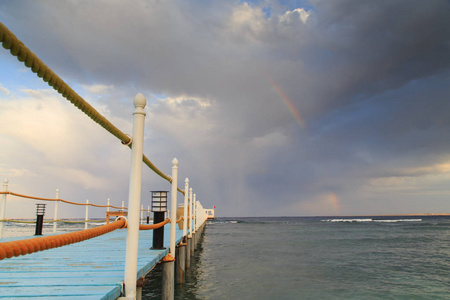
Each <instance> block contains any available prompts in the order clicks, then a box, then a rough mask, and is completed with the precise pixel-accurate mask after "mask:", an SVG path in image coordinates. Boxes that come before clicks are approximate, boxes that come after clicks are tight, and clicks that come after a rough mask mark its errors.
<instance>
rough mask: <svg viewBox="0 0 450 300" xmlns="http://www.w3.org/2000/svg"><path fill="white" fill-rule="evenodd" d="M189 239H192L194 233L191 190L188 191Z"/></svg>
mask: <svg viewBox="0 0 450 300" xmlns="http://www.w3.org/2000/svg"><path fill="white" fill-rule="evenodd" d="M189 200H190V201H189V224H190V226H189V237H190V238H191V237H192V233H194V231H193V230H192V227H193V217H194V205H193V201H192V188H190V189H189Z"/></svg>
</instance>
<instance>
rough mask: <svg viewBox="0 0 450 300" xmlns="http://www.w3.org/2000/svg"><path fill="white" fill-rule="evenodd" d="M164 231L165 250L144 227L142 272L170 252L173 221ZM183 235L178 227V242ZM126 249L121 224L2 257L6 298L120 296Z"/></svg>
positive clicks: (0, 287) (0, 294)
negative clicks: (80, 239)
mask: <svg viewBox="0 0 450 300" xmlns="http://www.w3.org/2000/svg"><path fill="white" fill-rule="evenodd" d="M164 231H165V232H164V234H165V239H164V245H165V246H166V247H167V249H164V250H150V249H149V248H150V247H151V243H152V233H153V231H141V232H140V237H139V256H138V273H137V277H138V278H139V277H141V276H144V275H145V274H146V273H147V272H148V271H149V270H151V269H152V268H153V267H154V266H155V265H156V264H157V263H158V262H159V261H160V260H161V259H162V258H163V257H164V256H165V255H166V254H167V253H168V251H169V250H168V245H169V242H170V226H166V228H165V230H164ZM18 239H23V238H18ZM181 239H182V230H178V229H177V231H176V241H177V243H178V242H180V241H181ZM1 241H4V240H1ZM125 251H126V230H116V231H113V232H111V233H108V234H105V235H102V236H100V237H97V238H94V239H90V240H87V241H83V242H80V243H76V244H72V245H68V246H64V247H60V248H55V249H51V250H46V251H41V252H37V253H33V254H29V255H25V256H21V257H14V258H11V259H5V260H2V261H0V298H2V299H9V298H11V299H29V298H30V297H31V298H33V299H39V298H41V299H48V298H53V299H57V298H62V297H64V299H66V298H67V299H108V300H109V299H116V298H117V297H119V296H120V290H121V282H122V281H123V276H124V272H125V263H124V262H125Z"/></svg>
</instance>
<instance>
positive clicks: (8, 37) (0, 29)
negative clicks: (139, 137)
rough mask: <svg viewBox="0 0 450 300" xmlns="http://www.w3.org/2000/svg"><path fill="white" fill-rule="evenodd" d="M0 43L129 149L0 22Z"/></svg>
mask: <svg viewBox="0 0 450 300" xmlns="http://www.w3.org/2000/svg"><path fill="white" fill-rule="evenodd" d="M0 42H1V43H2V46H3V48H5V49H7V50H10V52H11V54H12V55H13V56H16V57H17V59H18V60H19V61H20V62H23V63H24V65H25V66H26V67H27V68H30V69H31V71H32V72H33V73H36V74H37V76H38V77H39V78H42V80H43V81H44V82H47V83H48V85H49V86H51V87H52V88H53V89H55V90H56V91H57V92H58V93H59V94H61V95H62V96H63V97H64V98H66V99H67V100H68V101H70V102H71V103H72V104H73V105H74V106H75V107H77V108H78V109H80V110H81V111H82V112H83V113H85V114H86V115H87V116H88V117H89V118H91V119H92V120H93V121H94V122H96V123H97V124H99V125H100V126H102V127H103V128H104V129H105V130H106V131H108V132H109V133H111V134H112V135H114V136H115V137H116V138H118V139H119V140H120V141H121V142H122V144H124V145H127V146H128V147H130V148H131V143H132V141H131V138H130V137H129V136H128V135H127V134H125V133H124V132H122V131H121V130H120V129H119V128H117V127H116V126H114V124H112V123H111V122H110V121H109V120H108V119H106V118H105V117H104V116H103V115H102V114H100V113H99V112H98V111H97V110H96V109H95V108H94V107H92V106H91V105H90V104H89V103H88V102H87V101H86V100H84V99H83V98H82V97H81V96H80V95H78V93H76V92H75V91H74V90H73V89H72V88H71V87H70V86H69V85H68V84H67V83H66V82H65V81H64V80H62V79H61V78H60V77H59V76H58V75H56V74H55V73H54V72H53V71H52V70H51V69H50V68H49V67H48V66H47V65H46V64H45V63H44V62H43V61H42V60H41V59H39V58H38V57H37V56H36V54H34V53H33V52H32V51H31V50H30V49H29V48H28V47H27V46H25V44H24V43H22V41H20V40H19V39H18V38H17V37H16V36H15V35H14V34H13V33H12V32H11V31H10V30H9V29H8V28H7V27H6V26H5V25H4V24H3V23H1V22H0ZM142 160H143V162H144V163H145V164H146V165H147V166H148V167H149V168H150V169H151V170H153V172H155V173H156V174H158V175H159V176H160V177H162V178H163V179H165V180H167V181H168V182H170V183H171V182H172V178H171V177H170V176H167V175H166V174H164V173H163V172H162V171H161V170H159V169H158V168H157V167H156V166H155V165H154V164H153V163H152V162H151V161H150V160H149V159H148V158H147V157H146V156H145V155H143V157H142ZM177 190H178V191H179V192H180V193H182V194H183V195H184V193H185V192H184V191H183V190H181V189H180V188H178V187H177Z"/></svg>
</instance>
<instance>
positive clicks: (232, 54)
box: [0, 0, 450, 216]
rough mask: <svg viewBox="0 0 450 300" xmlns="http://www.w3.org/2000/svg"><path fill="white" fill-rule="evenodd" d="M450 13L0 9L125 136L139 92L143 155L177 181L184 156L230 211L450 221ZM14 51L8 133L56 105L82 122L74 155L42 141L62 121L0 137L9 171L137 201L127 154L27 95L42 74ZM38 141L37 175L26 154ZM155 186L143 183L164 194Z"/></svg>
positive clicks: (382, 7) (4, 97)
mask: <svg viewBox="0 0 450 300" xmlns="http://www.w3.org/2000/svg"><path fill="white" fill-rule="evenodd" d="M449 15H450V4H449V2H448V1H444V0H443V1H438V0H432V1H346V0H340V1H320V0H319V1H297V2H289V4H284V2H283V3H281V2H277V1H253V2H243V1H197V2H186V1H143V0H142V1H141V0H136V1H128V2H125V1H64V2H61V1H14V2H12V1H9V2H1V3H0V20H1V22H2V23H4V24H5V25H6V26H8V28H9V29H10V30H12V31H13V32H14V33H15V34H16V35H17V36H18V37H19V38H20V39H21V40H22V41H23V42H24V43H25V44H26V45H27V46H28V47H30V48H31V49H32V50H33V51H34V52H35V53H36V54H37V55H38V56H39V57H40V58H41V59H42V60H43V61H44V62H45V63H46V64H47V65H49V66H50V67H51V68H52V69H53V70H54V71H55V72H56V73H57V74H59V75H60V76H61V77H62V78H63V79H64V80H66V81H67V82H68V83H70V84H71V85H72V86H74V87H75V88H76V89H77V90H79V92H80V93H81V94H83V95H84V96H85V98H86V99H87V100H88V101H89V102H90V103H92V104H93V105H94V106H95V107H96V108H98V109H99V110H100V111H101V112H102V113H103V114H105V115H106V116H107V117H108V118H110V119H111V120H112V121H113V122H114V123H115V124H118V126H119V127H120V128H124V129H123V130H125V131H126V132H129V131H130V130H131V112H132V107H130V106H131V99H132V98H133V96H134V95H135V94H137V93H139V92H141V93H143V94H144V95H145V96H146V97H147V100H148V105H147V121H146V124H147V127H146V140H145V151H144V153H145V154H146V155H147V156H148V157H149V158H150V159H151V160H152V161H153V162H154V163H155V164H156V165H158V166H161V169H163V171H164V172H166V173H168V172H169V171H170V161H171V160H172V158H173V157H177V158H178V160H179V161H180V175H181V176H182V178H184V177H189V178H190V181H191V185H192V187H193V188H194V190H195V192H196V193H197V195H198V197H199V200H200V201H202V203H203V205H204V206H213V205H215V206H217V208H218V214H219V215H221V216H249V215H323V214H377V213H421V212H448V210H449V209H450V205H449V204H448V201H447V199H448V196H449V195H450V188H448V187H447V185H446V184H445V183H446V182H448V180H449V179H450V169H449V168H447V167H446V166H447V164H449V159H450V156H449V154H448V153H449V150H450V143H449V139H448V132H449V127H450V121H449V120H450V107H449V106H450V104H449V103H450V101H449V100H450V87H449V84H448V82H449V79H450V67H449V66H450V18H448V16H449ZM8 55H9V56H10V54H9V53H7V52H6V51H3V53H1V54H0V57H1V61H0V63H1V64H4V66H5V67H6V66H8V68H7V69H6V68H2V72H1V77H0V83H1V85H0V105H1V107H2V112H0V116H1V118H2V120H3V121H2V123H6V121H5V120H6V119H5V118H6V117H7V116H8V121H7V123H8V124H13V123H14V122H16V121H15V118H12V117H10V116H11V115H13V113H19V112H16V111H17V110H18V107H19V106H20V105H21V104H20V103H27V105H38V106H39V105H41V106H42V107H45V105H50V104H49V103H52V105H57V106H58V107H61V108H60V109H61V112H59V115H61V116H67V117H70V118H71V120H73V118H76V119H77V120H79V123H80V124H83V125H75V124H67V127H59V130H60V131H59V132H60V133H61V132H63V133H65V134H64V136H70V137H73V139H69V138H67V142H66V144H65V145H63V146H61V145H58V142H57V141H58V137H57V136H55V135H53V136H45V138H46V139H47V140H48V143H49V144H50V145H52V147H48V148H47V147H43V146H42V145H40V144H39V143H38V142H34V137H36V136H37V137H43V135H44V132H45V131H52V130H55V128H54V126H55V125H54V124H56V123H57V121H55V122H54V123H51V124H53V125H51V124H50V125H48V126H49V128H47V127H46V128H45V130H44V129H40V130H41V131H40V132H37V133H35V134H33V135H32V136H29V135H26V134H23V133H20V132H13V131H10V130H2V131H1V136H2V139H3V140H4V142H5V143H7V144H8V145H9V148H8V150H2V152H3V151H5V152H4V153H3V154H4V155H2V165H1V171H2V172H1V174H2V176H4V177H5V176H6V177H9V178H10V181H16V182H20V184H19V183H18V185H17V188H18V189H27V191H30V192H33V188H32V185H33V182H39V183H40V182H42V184H44V183H43V182H47V181H48V183H45V184H44V185H45V186H48V189H49V190H54V188H56V187H55V185H57V184H58V185H64V187H65V188H66V190H67V191H68V192H69V195H67V196H68V198H71V197H73V198H76V197H88V198H92V199H95V198H99V199H106V198H108V197H111V198H116V199H117V200H115V201H119V199H120V201H122V200H126V195H127V188H128V182H127V172H128V170H127V161H128V160H129V153H128V152H127V150H126V149H122V148H120V147H121V145H120V143H118V144H117V142H116V141H114V139H113V138H112V137H109V136H107V133H106V132H105V133H102V132H101V129H93V128H94V127H96V126H95V124H90V123H89V122H90V121H89V120H88V119H87V118H83V116H76V115H77V114H79V112H78V111H77V110H76V109H73V108H71V107H70V104H68V103H67V104H66V103H64V104H57V103H58V100H57V99H58V95H57V94H56V93H53V92H49V91H45V90H42V89H44V88H46V86H45V84H44V83H42V86H41V87H40V86H39V85H38V83H37V80H36V82H34V81H32V82H33V84H32V86H31V87H27V86H26V82H29V81H30V80H31V79H26V78H31V77H32V74H29V73H30V72H28V73H27V74H24V75H23V76H24V77H23V78H25V79H26V80H27V81H26V82H23V81H20V80H25V79H22V77H20V76H18V75H16V77H14V76H13V77H12V76H11V72H7V71H5V70H14V69H16V70H19V69H23V65H21V64H20V63H19V62H17V61H16V62H14V58H6V57H7V56H8ZM25 76H28V77H25ZM11 78H16V80H15V81H12V80H11ZM24 88H25V89H30V91H28V92H27V93H25V94H24V93H23V89H24ZM31 90H32V91H31ZM2 91H3V92H2ZM4 91H7V92H4ZM19 95H21V96H20V97H19ZM19 98H20V99H19ZM21 101H22V102H21ZM60 101H61V102H64V101H65V100H64V99H62V98H61V99H60ZM72 110H73V111H72ZM44 111H46V110H45V109H44ZM33 115H35V114H34V113H32V112H30V115H29V117H27V118H26V119H24V121H23V122H24V126H26V125H27V124H26V123H27V122H31V124H32V122H36V118H41V117H42V116H40V115H39V112H36V115H37V116H33ZM32 120H35V121H32ZM62 121H64V122H69V123H70V122H74V121H70V120H66V119H64V118H63V120H59V121H58V124H60V122H62ZM85 123H88V124H85ZM40 124H41V125H42V123H40ZM5 126H6V125H5ZM31 126H33V125H31ZM17 128H18V127H17ZM36 128H38V127H36ZM25 132H26V131H25ZM61 134H62V133H61ZM103 134H104V136H103ZM84 139H88V140H90V142H88V141H87V140H84ZM92 140H95V142H92ZM68 145H71V146H70V147H68ZM111 145H114V146H111ZM27 147H29V149H30V153H32V156H31V157H30V158H29V159H27V162H28V164H27V165H24V164H23V162H21V160H20V157H19V155H16V154H15V150H14V149H16V148H20V149H23V148H27ZM122 147H123V146H122ZM68 148H70V149H72V150H74V151H71V152H70V156H65V155H66V154H64V153H67V151H66V150H67V149H68ZM64 149H65V150H64ZM75 149H76V150H77V151H75ZM105 149H108V150H105ZM63 150H64V151H63ZM39 157H45V158H46V160H40V159H39ZM68 157H70V158H68ZM44 164H45V165H44ZM18 165H21V167H20V168H19V167H17V166H18ZM13 169H14V170H18V169H23V170H27V172H29V173H26V174H34V175H33V176H29V177H30V179H29V180H26V182H25V180H24V178H25V177H26V175H23V176H19V175H16V176H11V174H19V173H12V172H11V170H13ZM70 170H72V172H71V171H70ZM24 174H25V173H24ZM61 174H66V175H67V176H61ZM68 174H73V175H70V176H69V175H68ZM144 176H145V179H144V187H143V188H144V189H145V190H152V189H159V188H164V187H167V184H166V183H164V182H161V179H159V178H158V177H157V176H156V175H154V174H152V173H151V172H150V171H144ZM44 178H45V180H44ZM67 178H76V179H77V180H75V181H74V182H73V186H72V187H70V186H71V185H70V183H71V182H70V179H69V180H68V179H67ZM22 181H23V183H22ZM180 182H183V181H180ZM25 183H27V187H26V188H25V185H26V184H25ZM30 185H31V186H30ZM180 187H182V186H181V184H180ZM60 189H61V188H60ZM42 191H43V187H40V188H38V189H34V192H42ZM108 193H114V194H115V195H117V197H112V196H110V195H108ZM116 204H119V203H116Z"/></svg>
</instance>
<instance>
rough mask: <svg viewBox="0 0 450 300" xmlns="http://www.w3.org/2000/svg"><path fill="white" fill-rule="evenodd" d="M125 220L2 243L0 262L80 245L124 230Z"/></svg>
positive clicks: (0, 245)
mask: <svg viewBox="0 0 450 300" xmlns="http://www.w3.org/2000/svg"><path fill="white" fill-rule="evenodd" d="M124 226H125V221H124V220H117V221H115V222H112V223H110V224H106V225H102V226H98V227H96V228H91V229H86V230H81V231H76V232H69V233H64V234H60V235H52V236H46V237H40V238H32V239H27V240H19V241H12V242H3V243H0V260H3V259H5V258H11V257H13V256H20V255H25V254H30V253H34V252H38V251H43V250H47V249H52V248H57V247H61V246H65V245H70V244H73V243H78V242H81V241H84V240H87V239H91V238H94V237H97V236H100V235H102V234H105V233H108V232H111V231H113V230H116V229H119V228H123V227H124Z"/></svg>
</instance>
